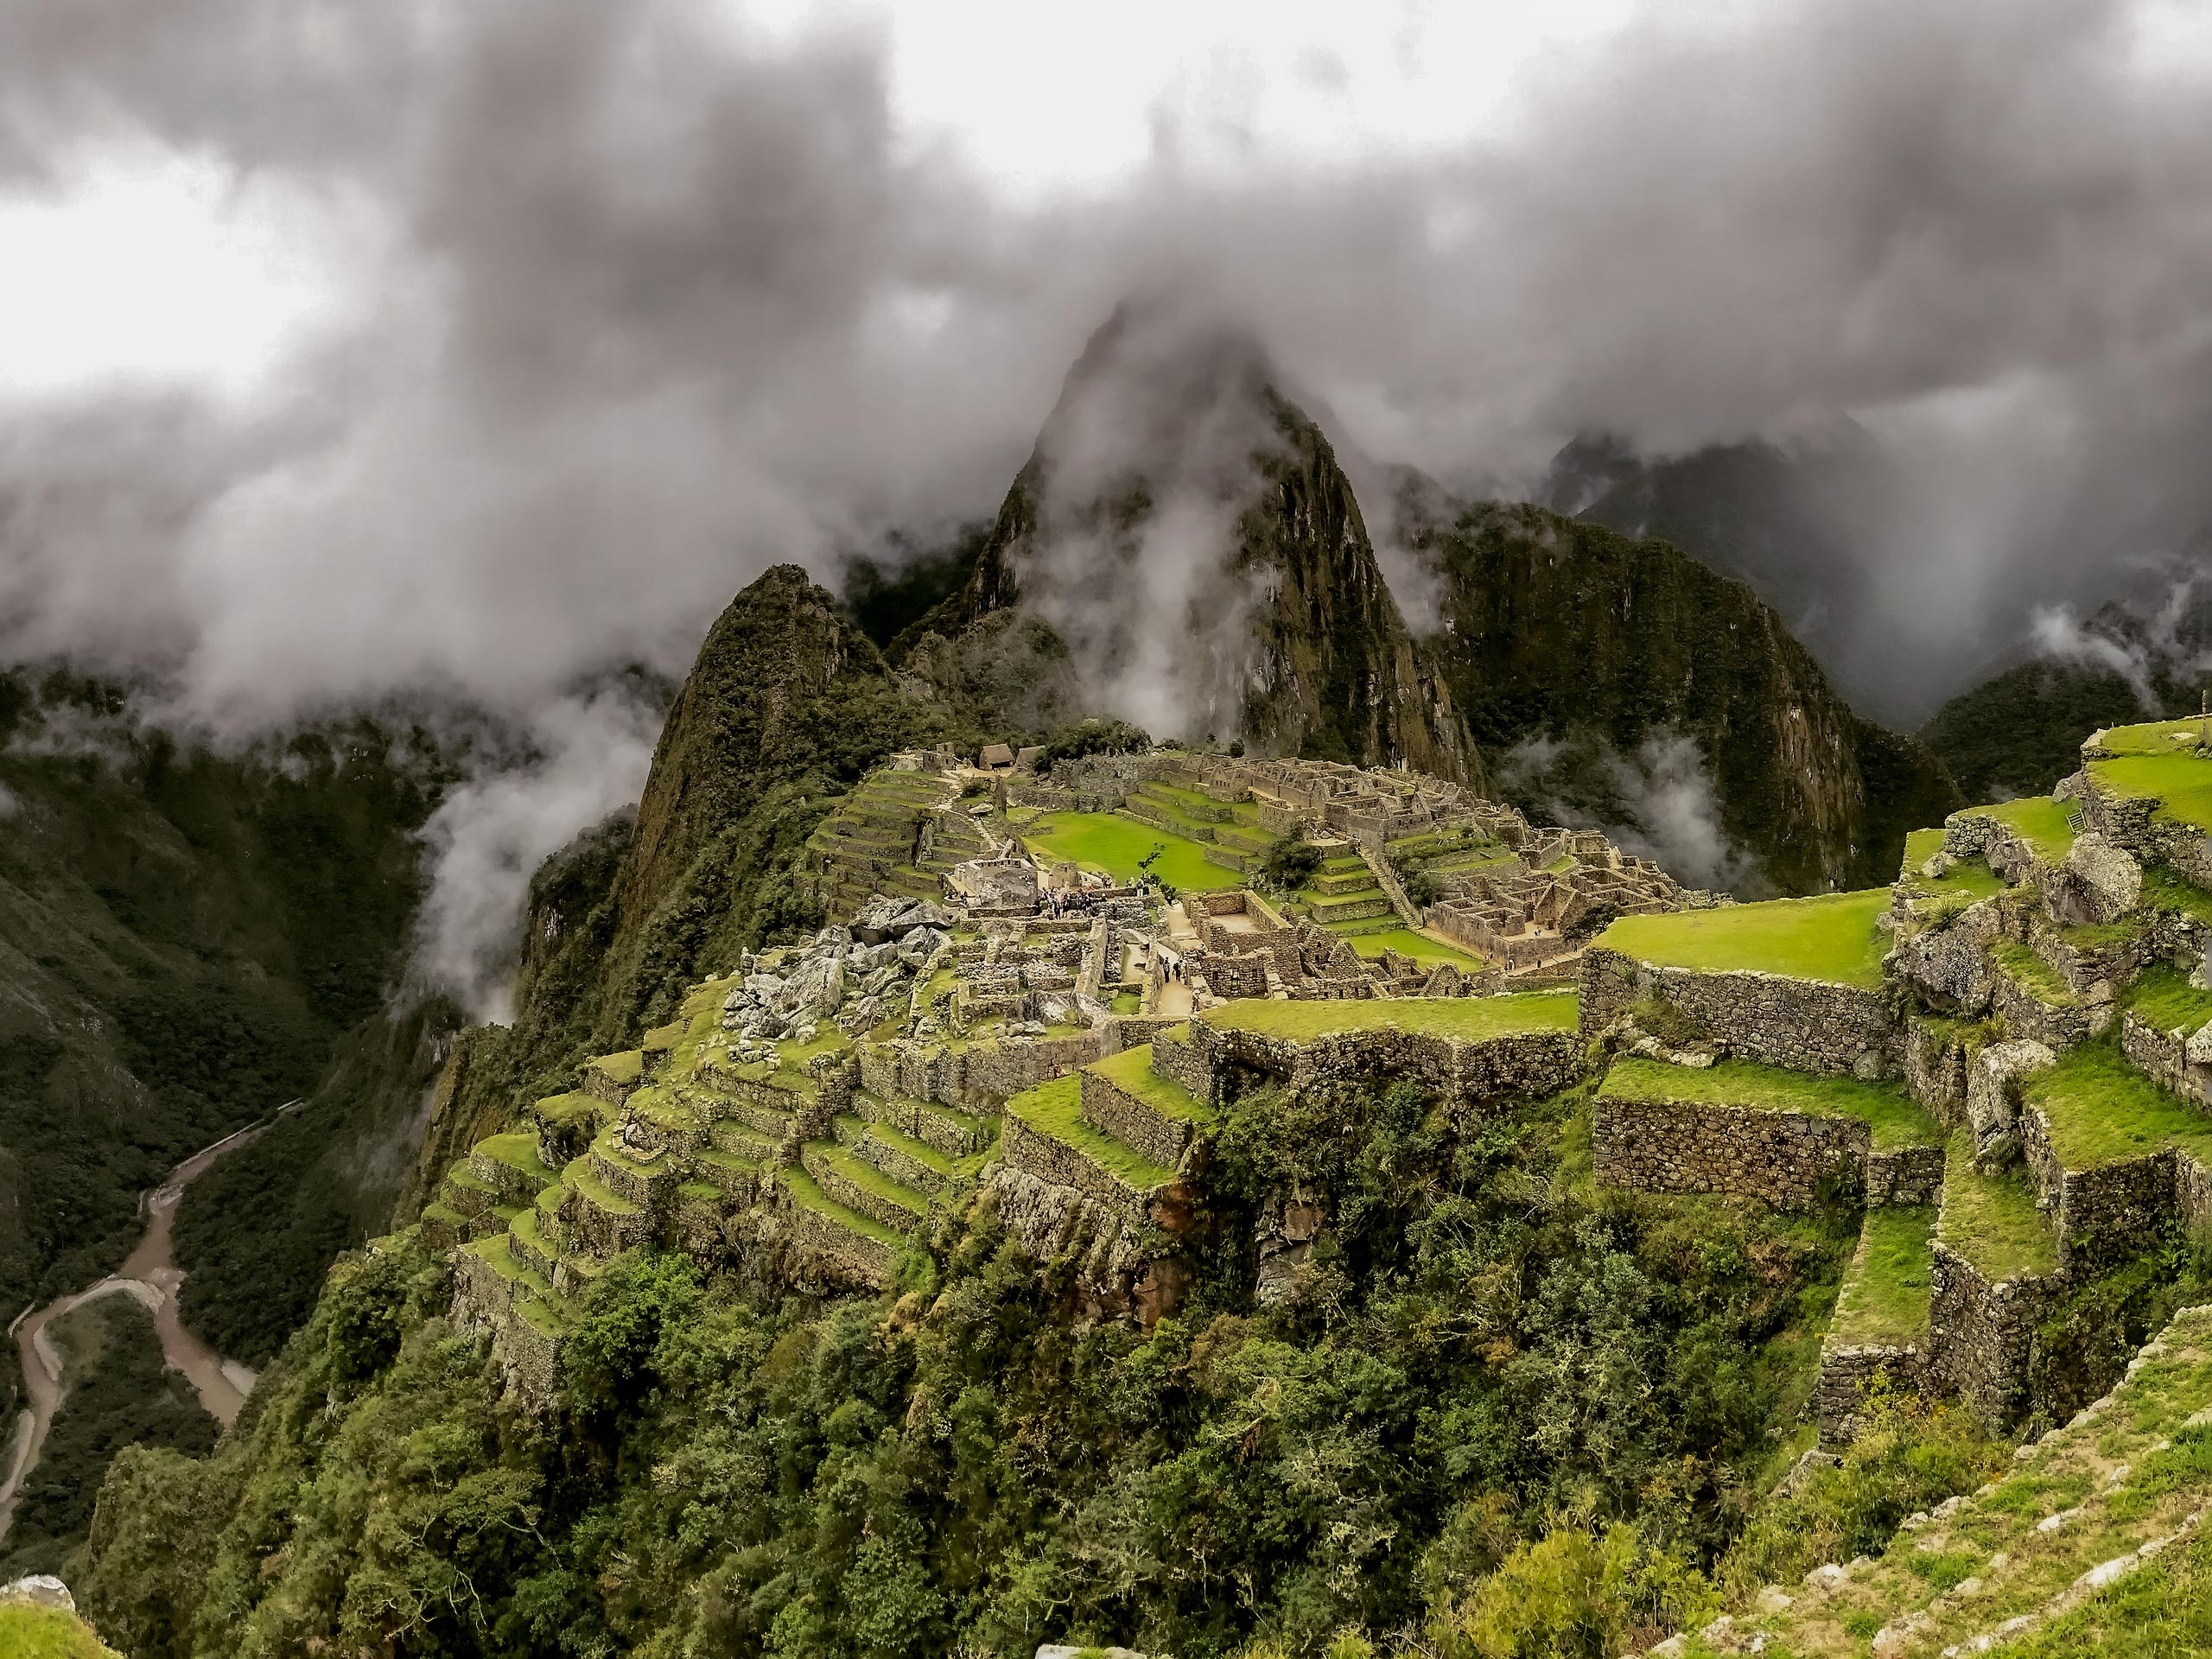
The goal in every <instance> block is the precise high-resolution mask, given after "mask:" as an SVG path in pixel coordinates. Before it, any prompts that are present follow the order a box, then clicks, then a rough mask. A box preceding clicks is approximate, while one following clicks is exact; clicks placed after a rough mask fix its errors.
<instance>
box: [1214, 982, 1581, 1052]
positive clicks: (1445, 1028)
mask: <svg viewBox="0 0 2212 1659" xmlns="http://www.w3.org/2000/svg"><path fill="white" fill-rule="evenodd" d="M1198 1017H1199V1018H1200V1019H1201V1020H1205V1022H1206V1024H1208V1025H1210V1026H1215V1027H1219V1028H1220V1029H1222V1030H1224V1031H1249V1032H1255V1033H1258V1034H1260V1035H1261V1036H1263V1037H1283V1038H1287V1039H1291V1040H1293V1041H1300V1040H1306V1039H1313V1038H1316V1037H1328V1036H1333V1035H1335V1034H1337V1033H1340V1032H1346V1031H1371V1030H1378V1029H1384V1030H1390V1031H1407V1032H1417V1033H1422V1034H1424V1035H1427V1036H1436V1037H1457V1038H1459V1039H1462V1040H1464V1041H1466V1042H1480V1041H1482V1040H1483V1039H1485V1038H1491V1037H1505V1036H1510V1035H1514V1034H1516V1033H1521V1032H1531V1031H1572V1030H1573V1029H1574V1022H1575V995H1574V993H1573V992H1572V991H1524V992H1522V993H1520V994H1519V995H1513V996H1440V997H1382V998H1374V999H1369V1000H1364V1001H1357V1000H1349V999H1344V1000H1339V999H1329V1000H1324V1001H1290V1002H1273V1001H1258V1000H1253V1001H1241V1002H1224V1003H1223V1004H1222V1005H1221V1006H1220V1007H1216V1008H1209V1009H1208V1010H1207V1011H1206V1012H1205V1013H1204V1014H1200V1015H1199V1016H1198Z"/></svg>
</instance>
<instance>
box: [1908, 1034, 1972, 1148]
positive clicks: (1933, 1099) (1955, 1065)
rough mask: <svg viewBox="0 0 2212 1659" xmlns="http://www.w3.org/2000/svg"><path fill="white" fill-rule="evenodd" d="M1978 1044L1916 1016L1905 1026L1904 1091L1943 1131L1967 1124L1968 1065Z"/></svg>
mask: <svg viewBox="0 0 2212 1659" xmlns="http://www.w3.org/2000/svg"><path fill="white" fill-rule="evenodd" d="M1978 1046H1980V1044H1979V1043H1978V1042H1977V1041H1975V1040H1974V1038H1973V1037H1970V1036H1968V1035H1967V1034H1966V1033H1961V1032H1960V1031H1959V1030H1958V1029H1956V1028H1955V1027H1948V1026H1942V1025H1938V1024H1936V1022H1935V1021H1933V1020H1924V1019H1922V1018H1920V1017H1918V1016H1917V1015H1916V1016H1914V1017H1913V1018H1912V1019H1910V1020H1907V1021H1906V1022H1905V1036H1904V1056H1903V1058H1904V1086H1905V1091H1906V1092H1907V1093H1908V1094H1910V1096H1912V1097H1913V1098H1914V1099H1915V1100H1916V1101H1918V1102H1919V1103H1921V1104H1922V1105H1923V1106H1925V1107H1926V1108H1927V1109H1929V1111H1931V1112H1933V1113H1934V1114H1935V1115H1936V1118H1937V1120H1938V1121H1939V1122H1942V1125H1943V1127H1944V1128H1948V1129H1955V1128H1958V1127H1959V1126H1960V1125H1961V1123H1963V1122H1966V1113H1967V1060H1968V1058H1970V1057H1971V1054H1972V1052H1973V1051H1974V1048H1976V1047H1978Z"/></svg>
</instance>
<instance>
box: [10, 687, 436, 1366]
mask: <svg viewBox="0 0 2212 1659" xmlns="http://www.w3.org/2000/svg"><path fill="white" fill-rule="evenodd" d="M443 778H444V772H443V770H442V765H441V763H440V762H439V761H438V760H437V757H436V755H435V753H434V751H433V750H432V749H431V748H430V747H429V745H428V744H427V742H423V741H413V742H410V740H408V739H406V738H405V737H404V736H403V737H401V738H399V739H397V740H395V739H394V737H393V736H392V735H391V734H388V733H385V732H382V731H379V730H378V729H376V728H372V727H367V726H362V727H359V728H343V729H334V730H330V731H326V732H311V733H305V734H301V735H300V736H298V737H296V738H295V739H294V740H293V741H291V742H290V743H289V745H287V746H286V747H284V748H283V750H282V751H281V752H271V753H250V754H245V755H236V756H232V755H219V754H216V753H210V752H208V751H206V750H200V749H191V748H186V747H181V746H180V745H179V744H178V743H177V742H176V741H175V740H174V739H172V738H170V737H168V735H166V734H162V733H160V732H157V731H150V730H142V729H141V728H137V726H135V725H134V724H133V723H132V722H131V721H130V719H129V717H128V715H127V713H126V703H125V699H124V696H123V694H122V692H121V691H120V690H118V689H115V688H110V687H104V686H100V685H98V684H94V683H87V682H83V681H78V680H73V679H70V678H68V677H62V676H55V677H49V678H48V679H47V680H45V681H43V682H42V683H38V684H33V683H31V682H29V680H28V679H26V678H24V677H20V676H17V677H0V817H4V832H0V1198H4V1202H0V1310H4V1312H5V1313H6V1314H7V1315H8V1316H9V1317H12V1316H13V1313H14V1312H15V1311H16V1309H18V1308H21V1307H22V1306H27V1305H29V1304H31V1303H34V1302H36V1301H43V1300H47V1299H48V1298H49V1297H51V1296H52V1295H53V1294H55V1293H57V1292H59V1291H60V1290H64V1289H68V1288H73V1287H76V1286H78V1285H80V1284H84V1283H87V1282H89V1281H92V1279H95V1278H97V1277H99V1274H101V1273H102V1272H104V1271H105V1270H106V1269H108V1268H111V1267H112V1266H113V1265H114V1264H115V1262H118V1261H119V1260H120V1259H121V1257H122V1255H123V1253H124V1250H125V1249H128V1247H129V1245H130V1243H131V1241H132V1240H133V1239H134V1238H135V1236H136V1235H137V1230H138V1226H139V1220H138V1214H137V1204H138V1195H139V1193H140V1192H142V1191H143V1190H144V1189H145V1188H147V1187H149V1186H151V1185H154V1184H156V1182H157V1181H158V1180H159V1179H161V1178H162V1175H163V1174H165V1173H167V1172H168V1169H169V1167H170V1166H173V1165H174V1164H175V1163H176V1162H177V1161H178V1160H181V1158H183V1157H184V1156H185V1155H187V1154H189V1153H191V1152H194V1151H195V1150H197V1149H198V1148H199V1147H202V1146H205V1145H207V1144H208V1143H209V1142H210V1141H214V1140H216V1139H218V1138H219V1137H220V1136H221V1135H226V1134H227V1133H229V1132H230V1131H231V1130H232V1129H234V1128H238V1127H239V1126H241V1125H243V1124H246V1123H251V1122H255V1121H256V1120H257V1119H260V1118H263V1117H264V1116H268V1115H269V1114H270V1112H272V1111H273V1110H274V1109H276V1108H277V1107H278V1106H280V1105H282V1104H283V1103H284V1102H286V1101H288V1100H290V1099H293V1098H295V1097H297V1096H307V1095H309V1094H310V1093H312V1092H313V1091H314V1090H315V1088H316V1085H317V1083H318V1081H319V1079H321V1077H322V1076H323V1074H324V1072H325V1070H326V1068H327V1066H328V1065H329V1063H330V1061H331V1058H332V1056H333V1054H334V1048H335V1046H336V1044H337V1043H338V1041H339V1039H340V1036H341V1034H342V1033H346V1032H347V1031H348V1030H350V1029H353V1028H354V1027H358V1026H359V1025H360V1024H361V1022H362V1021H364V1020H367V1019H369V1018H370V1017H371V1016H372V1015H373V1014H375V1013H376V1012H377V1010H378V1007H379V1006H380V1003H381V1001H382V999H383V997H384V996H385V995H386V993H387V992H388V991H389V990H390V989H391V986H392V984H393V982H394V980H395V976H396V975H397V969H398V967H399V964H400V962H401V960H402V958H403V957H404V949H405V944H406V939H407V931H408V928H409V927H410V925H411V923H412V920H413V917H414V913H415V910H416V906H417V904H418V903H419V901H420V897H421V892H422V880H421V874H420V872H419V869H418V868H417V860H416V846H415V842H414V839H413V837H414V832H415V830H416V829H417V828H418V827H419V826H420V825H421V823H423V819H424V818H425V817H427V816H428V814H429V810H430V809H431V807H432V805H433V804H435V799H436V797H437V791H438V790H439V789H440V788H441V787H442V782H443ZM326 1127H327V1126H326ZM311 1155H312V1154H309V1153H308V1151H307V1149H305V1148H304V1147H300V1146H299V1145H297V1144H296V1142H294V1141H289V1140H287V1139H286V1138H285V1137H281V1136H280V1137H276V1138H274V1139H272V1140H270V1141H269V1142H267V1143H266V1144H265V1145H264V1146H261V1147H256V1148H254V1149H251V1151H249V1152H248V1153H247V1154H243V1155H242V1159H241V1162H240V1163H239V1165H238V1166H237V1168H238V1171H239V1172H240V1173H243V1172H244V1171H245V1170H246V1169H247V1168H249V1167H251V1168H254V1169H257V1170H258V1171H259V1172H260V1175H259V1179H261V1181H262V1182H263V1183H264V1185H268V1186H270V1188H271V1189H272V1190H273V1189H276V1188H281V1187H283V1186H284V1185H286V1184H287V1183H288V1182H289V1180H290V1179H291V1175H292V1172H294V1171H296V1169H297V1168H300V1167H304V1164H305V1161H306V1160H308V1158H309V1157H310V1156H311ZM232 1179H238V1177H237V1176H233V1177H232ZM188 1215H189V1216H190V1217H192V1221H191V1224H190V1227H189V1228H188V1232H189V1235H190V1237H191V1239H192V1241H193V1243H192V1244H190V1245H188V1247H187V1252H186V1264H187V1265H188V1266H195V1267H196V1266H200V1265H201V1264H203V1263H204V1264H205V1268H206V1270H205V1272H204V1273H203V1274H200V1277H199V1281H198V1282H197V1283H195V1284H194V1294H195V1296H196V1297H199V1298H201V1299H203V1302H205V1301H213V1300H220V1301H238V1302H241V1303H242V1302H245V1301H249V1300H255V1299H257V1298H263V1297H265V1296H267V1295H268V1294H269V1293H270V1289H271V1287H270V1282H269V1281H268V1280H267V1279H266V1277H264V1274H262V1273H261V1272H260V1271H258V1270H257V1269H253V1268H248V1266H247V1263H248V1262H249V1261H250V1260H251V1257H252V1256H253V1255H254V1253H255V1252H256V1251H257V1250H263V1249H266V1248H267V1241H266V1240H265V1239H264V1240H261V1241H258V1242H257V1243H254V1244H252V1245H247V1246H244V1247H243V1249H244V1253H243V1254H239V1253H238V1249H236V1248H233V1247H235V1246H237V1244H238V1240H239V1239H240V1238H241V1236H242V1235H243V1234H245V1233H249V1232H252V1231H254V1230H259V1229H264V1228H266V1227H267V1226H268V1224H269V1223H270V1219H271V1218H270V1215H269V1214H268V1212H267V1211H266V1210H265V1209H258V1208H257V1209H254V1210H251V1211H242V1210H239V1209H237V1208H233V1207H232V1206H228V1205H216V1206H214V1207H213V1208H211V1209H210V1210H208V1211H206V1212H204V1213H203V1212H200V1211H198V1209H197V1206H196V1205H195V1206H193V1207H191V1208H189V1209H188ZM351 1236H353V1237H359V1236H361V1233H360V1232H359V1230H355V1231H353V1234H352V1235H351ZM345 1242H346V1240H345V1239H344V1238H342V1237H340V1236H336V1235H334V1234H326V1235H323V1236H319V1237H318V1239H317V1240H316V1241H315V1243H314V1244H313V1245H312V1246H311V1247H310V1248H308V1249H304V1250H303V1251H302V1252H299V1253H296V1255H293V1256H291V1257H289V1258H288V1260H287V1261H286V1262H285V1264H284V1266H285V1270H286V1271H287V1272H288V1273H290V1274H294V1275H300V1274H304V1276H305V1278H306V1280H307V1281H308V1282H309V1283H311V1282H312V1281H313V1279H314V1278H315V1276H317V1275H319V1274H320V1272H321V1265H322V1264H323V1263H324V1262H327V1261H328V1259H329V1256H330V1255H331V1254H333V1253H334V1250H335V1249H336V1248H338V1247H339V1246H340V1244H342V1243H345ZM195 1246H196V1247H197V1248H196V1249H195V1248H194V1247H195ZM289 1306H293V1307H295V1308H296V1307H297V1306H298V1302H297V1300H296V1295H295V1296H294V1297H293V1299H292V1300H290V1301H289ZM225 1334H226V1335H227V1334H229V1333H228V1332H225ZM282 1334H283V1333H282V1331H281V1330H272V1331H270V1333H269V1334H268V1336H267V1337H266V1338H264V1339H263V1340H261V1341H259V1342H257V1343H256V1344H251V1346H253V1347H256V1348H257V1349H258V1350H259V1351H260V1352H259V1353H258V1354H257V1356H256V1357H265V1356H266V1353H267V1352H269V1351H273V1347H274V1344H275V1341H276V1340H277V1339H279V1338H281V1336H282ZM11 1358H12V1357H11ZM13 1373H14V1367H13V1365H12V1363H10V1365H8V1366H7V1367H6V1368H5V1374H6V1379H7V1380H6V1381H4V1382H0V1400H4V1399H5V1398H7V1397H11V1395H12V1389H13V1387H14V1375H13Z"/></svg>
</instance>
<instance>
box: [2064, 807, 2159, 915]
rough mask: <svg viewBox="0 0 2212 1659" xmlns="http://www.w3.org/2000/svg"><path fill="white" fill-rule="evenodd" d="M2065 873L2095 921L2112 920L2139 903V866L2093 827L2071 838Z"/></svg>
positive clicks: (2141, 894)
mask: <svg viewBox="0 0 2212 1659" xmlns="http://www.w3.org/2000/svg"><path fill="white" fill-rule="evenodd" d="M2066 873H2067V874H2069V875H2070V876H2072V877H2073V878H2074V880H2075V885H2076V887H2077V888H2078V890H2079V891H2080V893H2081V895H2082V899H2083V900H2084V901H2085V903H2086V905H2087V906H2088V909H2089V911H2090V912H2092V913H2093V914H2094V917H2095V918H2096V919H2097V920H2098V921H2099V922H2116V921H2118V920H2119V919H2120V918H2121V917H2123V916H2125V915H2126V914H2127V913H2128V912H2130V911H2132V910H2133V909H2134V908H2135V907H2136V906H2138V905H2139V904H2141V903H2142V902H2143V867H2142V866H2141V865H2140V864H2139V863H2137V862H2136V861H2135V858H2134V855H2133V854H2131V853H2129V852H2128V851H2127V850H2126V849H2125V848H2120V847H2115V846H2113V844H2112V843H2111V842H2108V841H2107V840H2106V839H2105V838H2104V837H2103V836H2101V835H2099V834H2097V833H2096V832H2095V831H2094V830H2089V831H2087V832H2085V833H2083V834H2082V835H2080V836H2075V839H2074V849H2073V850H2072V851H2071V852H2069V853H2068V854H2067V855H2066Z"/></svg>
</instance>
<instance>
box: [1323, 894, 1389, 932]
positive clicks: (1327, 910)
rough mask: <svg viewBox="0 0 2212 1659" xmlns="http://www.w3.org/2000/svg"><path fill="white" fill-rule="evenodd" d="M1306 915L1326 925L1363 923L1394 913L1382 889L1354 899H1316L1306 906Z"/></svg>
mask: <svg viewBox="0 0 2212 1659" xmlns="http://www.w3.org/2000/svg"><path fill="white" fill-rule="evenodd" d="M1392 913H1393V912H1392V911H1391V908H1390V900H1389V899H1388V898H1387V897H1386V896H1384V894H1383V892H1382V890H1381V889H1380V888H1376V889H1374V890H1373V891H1372V892H1370V893H1362V894H1361V895H1360V896H1358V897H1357V898H1353V899H1313V900H1312V901H1310V902H1309V903H1308V904H1307V905H1306V914H1307V915H1309V916H1311V917H1312V918H1313V919H1314V920H1315V921H1317V922H1319V923H1321V924H1323V925H1327V924H1329V923H1331V922H1363V921H1368V920H1370V919H1372V918H1376V917H1378V916H1389V915H1390V914H1392Z"/></svg>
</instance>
